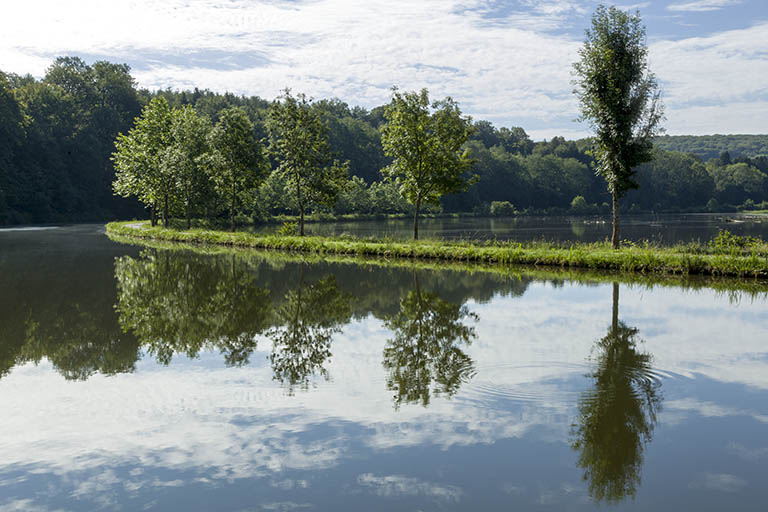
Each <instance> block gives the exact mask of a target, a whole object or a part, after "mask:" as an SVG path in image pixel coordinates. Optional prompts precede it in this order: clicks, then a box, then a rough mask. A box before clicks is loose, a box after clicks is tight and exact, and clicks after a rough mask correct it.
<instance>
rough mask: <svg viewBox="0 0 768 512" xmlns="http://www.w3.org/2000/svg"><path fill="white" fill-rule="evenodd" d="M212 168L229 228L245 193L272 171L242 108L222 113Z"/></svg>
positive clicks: (214, 137) (214, 140) (215, 132)
mask: <svg viewBox="0 0 768 512" xmlns="http://www.w3.org/2000/svg"><path fill="white" fill-rule="evenodd" d="M210 144H211V148H212V149H213V154H212V157H211V159H210V169H211V173H212V179H213V183H214V187H215V188H216V191H217V192H218V193H219V195H221V196H222V198H224V199H225V200H226V202H227V204H228V205H229V218H230V228H231V229H232V231H234V230H235V214H236V212H237V207H238V204H242V203H243V199H244V197H243V196H244V194H245V193H246V192H248V191H251V190H252V189H254V188H256V187H257V185H258V182H259V181H260V180H261V179H263V178H264V177H265V176H266V175H267V173H268V170H269V161H268V160H267V158H266V156H265V155H264V150H263V148H262V146H261V143H260V142H257V141H256V140H255V138H254V135H253V124H252V123H251V121H250V119H248V114H247V113H246V112H245V110H243V109H242V108H240V107H231V108H228V109H225V110H223V111H222V112H221V113H220V116H219V122H218V123H216V126H215V127H214V128H213V131H212V132H211V137H210Z"/></svg>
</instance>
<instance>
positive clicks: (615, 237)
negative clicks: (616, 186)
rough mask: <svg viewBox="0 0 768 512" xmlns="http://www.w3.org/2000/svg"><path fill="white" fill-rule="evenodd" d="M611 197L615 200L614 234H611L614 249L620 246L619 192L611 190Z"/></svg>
mask: <svg viewBox="0 0 768 512" xmlns="http://www.w3.org/2000/svg"><path fill="white" fill-rule="evenodd" d="M611 198H612V200H613V201H612V202H613V212H612V217H613V219H612V221H613V234H612V235H611V247H612V248H613V249H618V248H619V194H618V193H617V192H616V191H615V190H614V191H613V192H611Z"/></svg>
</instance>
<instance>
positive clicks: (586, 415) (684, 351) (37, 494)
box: [0, 226, 768, 510]
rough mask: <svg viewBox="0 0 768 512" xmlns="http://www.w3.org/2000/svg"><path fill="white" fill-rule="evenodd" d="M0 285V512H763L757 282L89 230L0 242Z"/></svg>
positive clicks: (766, 440) (762, 358) (761, 325)
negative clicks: (532, 268) (220, 245)
mask: <svg viewBox="0 0 768 512" xmlns="http://www.w3.org/2000/svg"><path fill="white" fill-rule="evenodd" d="M0 269H2V272H0V305H1V306H2V309H1V311H2V313H0V369H1V370H0V371H1V373H0V407H2V408H3V410H4V411H12V413H9V414H7V415H6V416H5V417H4V419H3V421H2V422H0V450H2V453H3V462H2V463H0V510H3V509H9V510H14V509H18V510H27V509H37V510H94V509H103V510H117V509H131V510H132V509H140V508H148V509H158V510H179V509H187V510H210V509H216V510H295V509H310V510H311V509H316V510H329V509H333V510H361V509H362V510H393V509H397V510H399V509H406V510H446V509H447V510H466V509H469V508H474V509H479V510H509V509H531V508H554V509H564V508H565V509H572V510H581V509H584V510H591V509H594V508H596V507H598V506H600V505H608V506H610V507H611V508H615V509H638V510H647V509H649V508H652V509H654V510H672V509H690V508H696V509H698V510H721V509H722V508H725V507H728V506H730V507H733V506H734V503H737V504H738V507H737V508H739V509H743V510H762V508H763V506H764V503H765V502H766V500H767V499H768V491H766V490H765V489H764V486H763V485H762V482H763V481H764V479H765V476H766V475H768V456H766V454H768V407H766V403H768V401H767V400H766V398H768V345H766V341H767V340H766V336H765V335H766V326H767V325H768V322H767V321H766V320H768V310H767V309H766V295H765V292H763V291H760V290H761V288H760V286H757V287H756V285H755V283H751V284H746V283H745V284H744V287H746V288H749V289H750V290H751V291H750V292H742V291H739V289H738V288H739V287H738V286H737V287H735V288H732V289H730V290H729V291H718V290H713V289H711V288H707V287H706V286H704V287H698V286H697V285H696V283H695V282H691V283H688V285H687V287H680V286H677V285H675V284H673V282H671V283H666V282H664V281H662V282H656V283H651V282H644V281H637V280H635V281H633V282H619V281H618V280H619V279H621V278H620V277H618V276H617V277H616V278H612V277H611V276H608V277H603V278H600V277H595V278H594V279H593V278H584V279H583V282H580V281H578V280H572V279H563V278H562V277H560V276H559V275H558V273H556V272H553V273H546V272H544V273H542V272H531V273H529V272H528V271H520V272H517V271H515V272H495V271H488V270H487V269H486V270H483V269H481V268H476V269H474V270H473V271H472V272H467V271H462V270H459V269H458V268H444V269H440V268H437V267H435V268H433V267H431V266H430V265H428V264H419V263H416V264H410V263H406V264H403V265H402V266H400V267H398V266H390V265H379V264H378V263H376V262H368V263H364V264H353V263H347V262H342V261H340V262H337V263H329V262H322V261H313V260H312V259H307V258H302V257H300V256H290V255H281V254H274V253H258V252H252V253H232V252H226V251H222V252H220V253H218V252H217V253H214V254H204V253H201V252H195V251H189V250H178V249H176V250H166V249H161V248H139V247H134V246H130V245H119V244H116V243H113V242H110V241H109V240H107V239H106V238H105V237H103V235H101V233H100V231H99V230H98V229H97V228H94V227H88V226H84V227H73V228H62V229H58V230H51V231H47V232H42V231H38V232H9V233H4V234H2V235H1V236H0ZM704 284H705V283H704ZM756 290H757V291H756Z"/></svg>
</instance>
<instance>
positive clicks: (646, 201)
mask: <svg viewBox="0 0 768 512" xmlns="http://www.w3.org/2000/svg"><path fill="white" fill-rule="evenodd" d="M160 98H162V99H164V100H165V101H166V103H167V105H168V109H169V110H171V111H175V110H176V109H181V108H182V107H184V108H186V114H184V115H187V116H189V115H191V114H192V112H194V114H195V116H197V117H198V118H200V119H201V120H207V121H205V123H204V124H206V123H207V124H206V126H207V129H209V130H212V129H213V126H215V125H216V123H218V122H219V121H220V119H221V117H222V116H223V113H224V112H225V111H226V110H227V109H230V108H232V107H237V108H239V109H241V110H242V111H243V112H244V113H245V114H246V116H247V118H248V120H249V121H250V123H251V124H252V133H253V140H254V141H257V142H260V143H261V145H262V150H263V151H264V153H265V154H266V156H267V158H268V159H269V162H270V164H271V166H272V168H273V169H274V168H276V167H278V166H279V164H280V162H279V161H278V159H277V158H276V157H275V156H274V155H273V154H268V152H267V150H266V146H268V138H269V131H268V126H267V125H268V123H267V121H268V119H269V112H270V106H271V105H272V102H271V101H268V100H266V99H263V98H259V97H244V96H237V95H234V94H230V93H224V94H220V93H214V92H211V91H207V90H192V91H170V90H161V91H147V90H141V89H138V88H137V87H136V84H135V82H134V81H133V78H132V77H131V74H130V69H129V68H128V66H126V65H122V64H113V63H109V62H96V63H93V64H86V63H85V62H84V61H82V60H80V59H77V58H72V57H68V58H61V59H57V60H56V61H54V62H53V64H52V65H51V67H50V68H49V70H48V71H47V72H46V74H45V76H44V77H43V78H41V79H35V78H33V77H31V76H18V75H13V74H7V75H6V74H2V73H0V224H21V223H45V222H64V221H70V222H72V221H88V220H91V221H93V220H107V219H116V218H121V219H130V218H137V217H145V216H149V212H148V211H147V210H145V209H144V207H143V206H142V204H149V203H141V202H140V201H138V200H137V199H134V198H129V199H124V198H122V197H119V196H114V195H113V189H112V182H113V181H114V180H115V167H114V164H113V162H112V161H111V160H110V156H111V154H112V153H113V152H114V151H115V149H116V148H115V140H116V137H117V135H118V133H123V134H126V135H127V134H128V133H129V132H130V130H131V129H132V128H135V127H136V121H135V119H136V118H137V117H138V116H139V115H140V114H141V112H142V109H143V108H146V107H147V106H148V105H149V104H150V102H151V101H152V100H153V99H160ZM311 109H312V111H313V112H315V113H316V114H317V116H318V117H319V118H320V119H321V120H322V123H323V124H324V125H325V127H326V129H327V140H328V150H329V156H330V158H331V162H333V160H338V161H339V162H340V164H339V165H342V163H343V162H346V161H349V167H348V173H349V175H348V178H347V179H346V180H345V182H344V186H343V187H341V188H340V189H339V190H338V194H337V197H336V202H335V205H333V206H329V205H328V204H320V203H313V204H308V205H307V206H306V211H307V212H324V213H335V214H343V213H358V214H392V213H400V214H412V213H413V211H414V206H413V205H412V204H411V203H409V202H408V201H407V200H406V199H405V198H403V196H402V195H401V194H400V187H399V185H398V184H397V183H395V182H394V181H393V182H387V181H385V180H384V179H383V176H382V175H381V172H380V171H381V169H383V168H385V167H387V166H388V165H389V164H390V163H392V161H393V159H392V157H390V156H387V155H386V154H385V152H384V147H383V144H382V127H383V126H384V124H385V123H386V118H385V116H384V112H385V106H381V107H376V108H374V109H371V110H367V109H363V108H360V107H351V106H349V105H347V104H346V103H344V102H343V101H341V100H338V99H319V100H315V101H313V102H312V105H311ZM181 117H183V116H181ZM472 128H473V131H472V135H471V136H470V137H469V140H468V141H467V142H466V143H465V144H464V145H463V149H468V150H469V151H470V153H471V158H472V160H473V164H474V165H473V170H472V172H473V174H475V175H476V176H477V182H476V183H475V184H474V185H472V186H471V187H469V188H468V189H467V190H466V191H464V192H459V193H446V194H444V195H442V197H441V198H440V200H439V205H438V206H432V205H430V206H429V207H428V210H427V211H429V212H437V211H444V212H474V213H477V214H483V215H489V214H491V213H492V212H491V210H492V206H493V204H494V202H496V203H502V202H507V203H509V204H510V205H512V209H511V210H510V209H509V207H506V206H505V207H500V206H498V205H497V206H496V208H493V213H495V214H498V215H500V214H501V213H500V212H502V211H504V212H506V211H514V212H516V213H517V214H533V213H538V214H564V213H574V214H598V213H599V214H602V215H605V214H608V213H610V206H609V203H610V201H611V199H610V195H609V194H608V193H607V191H606V187H605V181H604V180H603V178H601V177H599V176H596V175H595V162H594V158H593V156H592V154H591V153H590V145H591V144H590V141H589V140H587V139H583V140H576V141H569V140H565V139H564V138H563V137H554V138H552V139H550V140H546V141H539V142H534V141H533V140H531V138H530V137H529V136H528V135H527V134H526V132H525V130H523V129H522V128H520V127H511V128H506V127H495V126H493V125H492V124H491V123H490V122H488V121H484V120H477V121H473V122H472ZM178 129H180V125H178V124H177V129H174V128H171V129H170V131H171V132H173V131H174V130H176V133H174V134H173V135H172V136H173V138H174V139H175V140H186V141H187V145H186V146H184V145H182V146H181V147H179V146H177V147H176V150H174V151H173V152H172V153H168V154H166V155H164V157H163V158H164V160H165V161H166V162H168V163H169V165H171V167H176V166H182V165H183V166H185V171H184V172H185V173H187V174H186V175H187V176H191V175H190V174H189V172H192V170H193V168H194V167H195V166H197V165H201V166H207V165H210V164H211V162H208V161H200V162H197V163H195V159H196V158H197V157H196V156H195V155H196V154H197V153H195V152H196V151H198V150H197V149H195V148H194V146H195V144H194V143H193V141H194V140H197V139H198V138H196V137H195V136H193V135H191V134H184V133H179V132H178ZM193 131H194V130H193ZM169 136H170V135H169ZM208 137H209V135H207V134H206V136H205V137H203V138H204V139H205V141H206V144H209V139H208ZM723 137H725V138H726V139H727V140H728V143H727V144H726V145H724V146H722V148H721V140H726V139H722V138H723ZM734 137H735V139H734ZM739 137H740V136H702V137H683V136H680V137H657V138H655V139H654V144H655V148H654V151H653V160H652V161H651V162H648V163H646V164H642V165H640V166H638V167H637V168H636V174H635V176H634V179H635V180H636V181H637V183H638V184H639V186H640V188H639V189H637V190H631V191H629V192H628V193H627V195H626V196H625V199H624V200H623V204H622V209H623V211H631V212H636V211H657V212H658V211H722V210H724V209H732V208H735V207H741V206H745V207H748V208H749V207H759V206H760V205H761V204H763V202H766V201H768V185H767V184H766V180H768V157H766V156H759V155H760V154H763V155H768V135H765V136H759V135H755V136H744V137H743V140H744V141H751V142H749V145H748V146H743V145H742V144H741V143H740V142H738V141H740V140H741V139H740V138H739ZM668 141H677V142H675V144H677V145H670V144H668ZM681 141H683V142H685V144H683V143H682V142H681ZM761 141H762V142H761ZM745 144H746V142H745ZM708 147H716V148H717V150H716V151H711V150H708V149H706V148H708ZM670 149H680V150H685V151H681V152H678V151H670ZM726 149H727V150H728V158H726V159H723V158H721V153H723V151H725V150H726ZM209 151H210V148H208V149H206V151H205V152H204V153H207V152H209ZM686 151H690V153H694V154H689V153H686ZM190 155H191V156H190ZM198 156H199V155H198ZM738 164H744V165H738ZM734 166H735V167H734ZM171 167H169V169H170V168H171ZM179 172H181V171H179ZM198 175H199V173H198ZM204 176H205V177H206V179H208V176H209V174H208V173H207V172H206V173H205V174H204ZM181 179H182V180H186V178H181ZM193 185H194V186H193ZM198 185H200V184H193V183H192V182H191V181H188V180H186V181H184V185H183V186H184V187H186V190H187V191H188V193H183V194H181V195H180V196H179V197H178V198H177V199H174V200H171V199H170V198H169V204H168V209H169V216H175V217H178V218H186V217H187V216H188V215H189V216H192V217H196V216H204V217H212V218H217V219H220V220H221V221H222V222H231V218H230V217H231V211H230V210H231V202H230V203H229V207H227V206H228V205H227V204H226V203H225V201H224V199H223V198H222V197H221V196H220V195H219V193H217V192H216V190H215V188H214V186H213V183H212V182H211V181H210V180H209V179H208V182H207V184H206V185H205V186H202V187H201V188H197V186H198ZM576 197H582V198H583V199H584V200H583V202H582V201H581V200H579V201H577V202H576V208H572V204H573V202H574V199H575V198H576ZM236 202H237V206H238V207H237V209H236V212H235V217H236V221H237V220H238V219H239V220H240V221H245V220H250V219H256V220H259V219H263V218H266V217H268V216H271V215H276V214H298V212H299V208H298V204H297V202H296V199H295V191H294V190H293V187H291V186H290V185H289V181H288V179H287V178H286V176H284V175H278V174H277V173H272V174H268V175H266V176H265V177H263V179H258V180H256V184H255V186H254V187H250V188H249V191H248V192H247V193H245V194H243V195H241V196H240V197H239V198H238V199H237V201H236ZM187 204H190V205H191V208H189V209H188V208H187V207H186V205H187ZM163 206H164V204H163V201H160V202H158V204H157V207H156V208H155V215H156V217H157V218H158V219H162V211H163ZM765 206H768V203H766V205H765ZM187 210H189V213H188V212H187ZM238 216H240V217H238Z"/></svg>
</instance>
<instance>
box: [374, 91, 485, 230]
mask: <svg viewBox="0 0 768 512" xmlns="http://www.w3.org/2000/svg"><path fill="white" fill-rule="evenodd" d="M384 117H385V118H386V120H387V123H386V124H385V125H384V127H383V129H382V138H381V141H382V144H383V145H384V153H385V154H386V155H387V156H390V157H392V158H393V161H392V163H391V164H390V165H388V166H387V167H385V168H384V169H382V171H381V172H382V174H383V175H384V177H385V178H386V179H388V180H393V181H396V182H398V183H399V185H400V193H401V194H402V195H403V197H405V198H406V199H408V201H409V202H410V203H411V204H413V206H414V208H415V209H414V213H413V238H414V240H417V239H418V238H419V211H420V210H421V206H422V205H423V204H434V205H439V204H440V196H442V195H443V194H450V193H454V192H460V191H462V190H464V189H466V188H467V187H468V186H469V185H470V184H471V183H473V182H474V180H472V179H468V178H467V176H466V174H467V172H468V171H469V170H470V168H471V167H472V161H471V159H470V157H469V151H468V150H466V149H462V147H463V146H464V143H465V142H467V140H469V137H470V135H471V134H472V120H471V119H470V118H469V117H467V116H462V115H461V111H460V110H459V106H458V104H457V103H456V102H455V101H453V100H452V99H451V98H445V99H444V100H441V101H435V102H433V103H432V104H431V105H430V102H429V95H428V93H427V90H426V89H422V90H421V92H405V93H400V92H399V91H398V90H397V88H394V89H393V92H392V101H391V102H390V104H389V105H388V106H387V108H386V110H385V112H384Z"/></svg>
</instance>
